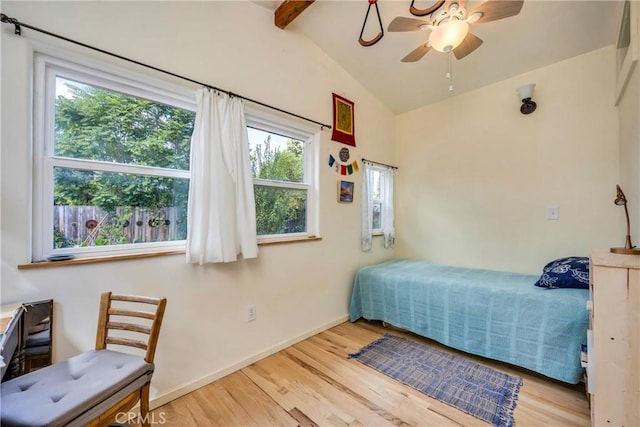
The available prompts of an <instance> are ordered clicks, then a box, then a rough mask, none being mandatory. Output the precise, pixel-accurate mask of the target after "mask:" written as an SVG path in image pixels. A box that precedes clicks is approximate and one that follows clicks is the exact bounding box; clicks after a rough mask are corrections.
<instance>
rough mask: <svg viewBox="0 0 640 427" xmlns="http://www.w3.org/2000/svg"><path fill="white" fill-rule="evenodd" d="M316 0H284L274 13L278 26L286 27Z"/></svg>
mask: <svg viewBox="0 0 640 427" xmlns="http://www.w3.org/2000/svg"><path fill="white" fill-rule="evenodd" d="M314 1H316V0H284V1H283V2H282V4H281V5H280V6H278V8H277V9H276V11H275V13H274V23H275V24H276V27H278V28H282V29H283V30H284V28H285V27H286V26H287V25H289V24H290V23H291V22H292V21H293V20H294V19H296V18H297V17H298V15H300V14H301V13H302V12H303V11H304V10H305V9H306V8H307V7H309V6H311V3H313V2H314Z"/></svg>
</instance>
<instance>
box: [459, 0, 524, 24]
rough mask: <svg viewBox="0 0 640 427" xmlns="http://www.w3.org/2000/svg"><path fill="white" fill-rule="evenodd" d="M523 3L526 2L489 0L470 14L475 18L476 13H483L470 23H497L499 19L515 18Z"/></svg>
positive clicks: (520, 0)
mask: <svg viewBox="0 0 640 427" xmlns="http://www.w3.org/2000/svg"><path fill="white" fill-rule="evenodd" d="M523 3H524V0H487V1H486V2H484V3H482V4H481V5H480V6H478V7H477V8H476V9H474V10H472V11H471V12H469V14H468V16H469V17H471V16H473V14H474V13H478V12H479V13H482V16H481V17H480V18H479V19H477V20H475V21H470V23H472V24H482V23H483V22H491V21H497V20H498V19H504V18H508V17H510V16H515V15H517V14H519V13H520V10H522V4H523Z"/></svg>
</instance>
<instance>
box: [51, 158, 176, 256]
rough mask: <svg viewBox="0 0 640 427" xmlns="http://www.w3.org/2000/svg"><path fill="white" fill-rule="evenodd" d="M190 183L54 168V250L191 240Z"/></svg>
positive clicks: (163, 178)
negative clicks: (188, 227) (188, 206)
mask: <svg viewBox="0 0 640 427" xmlns="http://www.w3.org/2000/svg"><path fill="white" fill-rule="evenodd" d="M188 195H189V180H188V179H183V178H167V177H153V176H141V175H131V174H123V173H110V172H94V171H81V170H76V169H67V168H58V167H56V168H54V200H53V239H54V242H53V248H54V249H55V248H65V247H75V246H105V245H115V244H126V243H142V242H165V241H171V240H185V239H186V236H187V197H188Z"/></svg>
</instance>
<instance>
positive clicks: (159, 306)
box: [96, 292, 167, 363]
mask: <svg viewBox="0 0 640 427" xmlns="http://www.w3.org/2000/svg"><path fill="white" fill-rule="evenodd" d="M113 301H117V303H116V304H117V305H118V307H112V303H113ZM141 304H146V305H150V306H151V307H149V308H152V309H153V310H154V311H153V312H149V311H141V310H139V309H138V308H139V306H140V305H141ZM166 304H167V299H166V298H152V297H144V296H135V295H114V294H112V293H111V292H105V293H103V294H102V296H101V298H100V314H99V316H98V331H97V334H96V350H102V349H105V348H107V344H114V345H125V346H130V347H135V348H139V349H142V350H146V354H145V360H146V361H147V362H149V363H153V359H154V357H155V353H156V345H157V343H158V335H159V334H160V326H161V324H162V319H163V317H164V311H165V307H166ZM124 305H131V306H133V307H126V308H122V307H120V306H124ZM111 316H117V318H116V319H115V320H117V321H111ZM125 318H126V319H125ZM129 318H136V319H148V320H150V321H151V325H150V326H144V325H140V324H138V323H129V322H130V321H131V320H133V319H129ZM110 330H118V331H123V332H121V334H125V333H127V332H133V333H134V334H136V333H137V334H145V335H147V337H146V342H145V341H143V339H138V338H140V337H138V336H136V338H128V337H124V336H120V335H118V336H111V335H110V334H109V331H110Z"/></svg>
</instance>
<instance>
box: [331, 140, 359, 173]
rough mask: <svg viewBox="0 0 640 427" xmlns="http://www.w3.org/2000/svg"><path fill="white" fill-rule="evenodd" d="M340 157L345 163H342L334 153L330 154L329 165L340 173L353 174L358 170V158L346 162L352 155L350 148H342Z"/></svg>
mask: <svg viewBox="0 0 640 427" xmlns="http://www.w3.org/2000/svg"><path fill="white" fill-rule="evenodd" d="M338 157H339V158H340V161H341V162H344V164H340V163H339V162H338V160H336V158H335V157H333V154H329V167H331V168H334V169H335V170H336V172H338V173H339V174H340V175H351V174H352V173H354V172H358V170H359V168H358V162H357V161H356V160H354V161H353V162H351V163H346V162H347V161H348V160H349V157H350V155H349V149H348V148H346V147H344V148H341V149H340V152H339V153H338Z"/></svg>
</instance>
